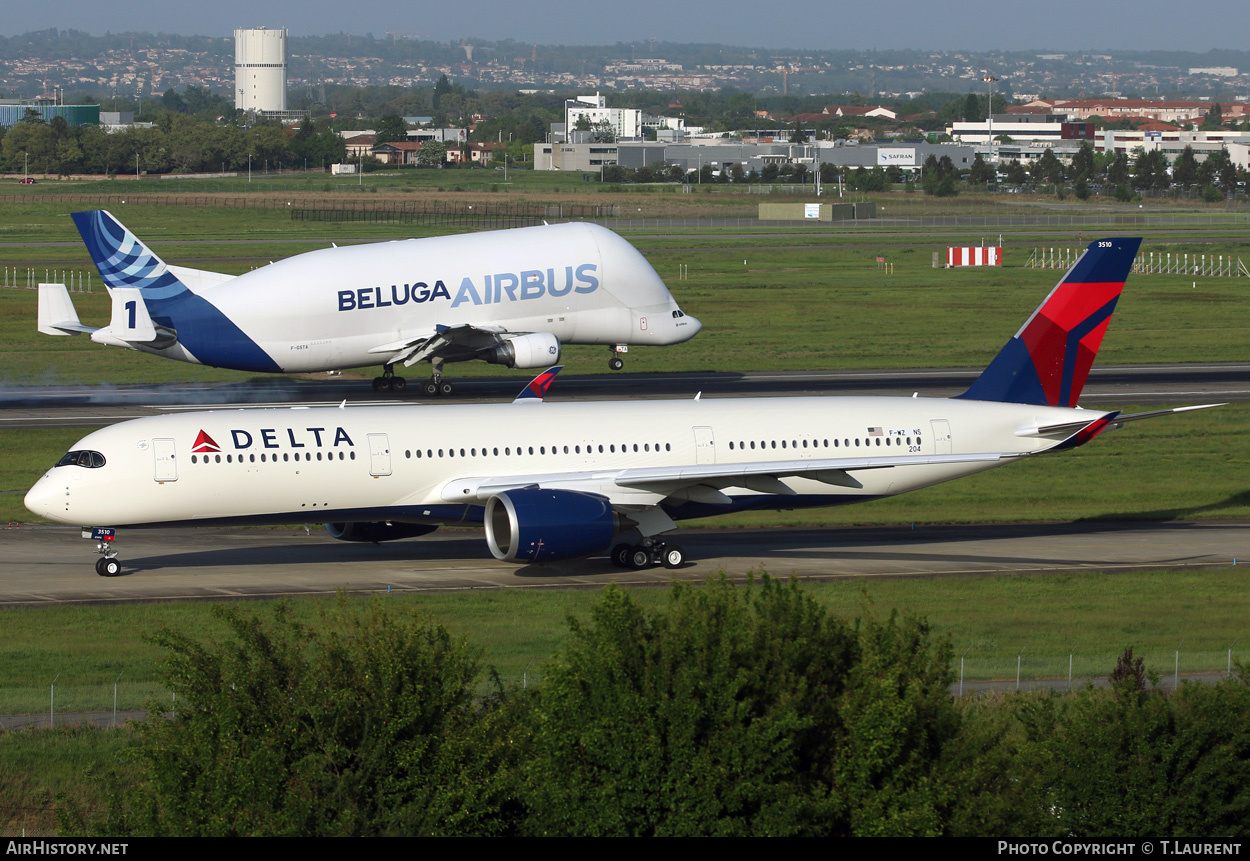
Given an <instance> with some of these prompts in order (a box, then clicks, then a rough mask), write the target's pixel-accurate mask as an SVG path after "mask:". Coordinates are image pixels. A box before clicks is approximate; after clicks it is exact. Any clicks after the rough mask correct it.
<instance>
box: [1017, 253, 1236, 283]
mask: <svg viewBox="0 0 1250 861" xmlns="http://www.w3.org/2000/svg"><path fill="white" fill-rule="evenodd" d="M1084 250H1085V249H1084V248H1079V247H1078V248H1055V247H1050V248H1034V249H1033V253H1032V254H1030V255H1029V259H1028V260H1026V261H1025V264H1024V265H1025V268H1027V269H1064V270H1067V269H1069V268H1071V266H1072V264H1073V263H1075V262H1076V261H1077V258H1079V257H1080V256H1081V253H1082V252H1083V251H1084ZM1133 272H1134V273H1135V274H1138V275H1191V276H1204V277H1221V276H1222V277H1226V278H1250V269H1247V268H1246V264H1245V263H1243V262H1242V260H1241V258H1240V257H1235V256H1234V255H1232V254H1190V253H1188V252H1184V253H1182V252H1179V251H1176V252H1173V251H1145V252H1142V253H1140V254H1138V255H1137V259H1136V260H1134V261H1133Z"/></svg>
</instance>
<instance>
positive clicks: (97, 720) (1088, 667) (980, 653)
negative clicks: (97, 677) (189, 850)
mask: <svg viewBox="0 0 1250 861" xmlns="http://www.w3.org/2000/svg"><path fill="white" fill-rule="evenodd" d="M956 651H957V652H958V646H957V648H956ZM1119 656H1120V655H1119V653H1118V652H1116V653H1112V652H1085V651H1081V650H1080V649H1079V648H1074V649H1073V650H1071V651H1070V652H1068V653H1066V654H1040V653H1038V654H1031V653H1030V652H1029V651H1028V650H1027V649H1025V650H1023V651H1012V650H1004V649H997V648H995V649H988V648H982V647H979V646H971V647H968V648H967V649H966V650H965V651H964V652H963V653H962V654H959V655H957V657H956V658H955V659H954V660H953V661H952V664H951V671H952V677H953V678H954V682H953V683H952V685H951V695H952V696H960V695H964V696H967V695H970V694H972V693H975V692H978V691H984V690H990V689H992V690H998V691H1012V690H1017V689H1018V690H1021V691H1028V690H1039V689H1047V690H1059V691H1062V690H1068V689H1077V688H1081V687H1084V686H1085V685H1087V684H1092V685H1099V684H1106V683H1107V676H1108V674H1109V673H1110V672H1111V670H1112V669H1113V668H1114V667H1115V665H1116V661H1117V659H1118V658H1119ZM1136 657H1140V658H1142V659H1143V660H1144V662H1145V667H1146V670H1147V673H1148V674H1150V675H1152V676H1153V677H1154V679H1155V682H1154V683H1155V685H1156V686H1157V687H1159V688H1162V689H1164V690H1170V689H1173V688H1175V687H1177V686H1179V685H1180V684H1182V683H1184V682H1185V681H1187V680H1195V681H1197V680H1201V681H1213V680H1217V679H1220V678H1223V677H1225V676H1226V675H1229V674H1233V673H1236V672H1239V671H1240V668H1241V665H1242V663H1243V662H1247V661H1248V660H1250V654H1248V649H1247V647H1246V646H1244V645H1243V646H1242V648H1241V649H1240V650H1239V649H1238V648H1237V643H1233V644H1230V645H1229V647H1228V648H1227V649H1223V650H1218V651H1212V650H1186V649H1185V648H1184V647H1183V645H1181V646H1178V647H1177V648H1176V649H1173V650H1172V651H1158V652H1140V653H1137V654H1136ZM72 681H73V680H72V679H67V678H66V677H64V676H61V675H57V676H56V678H55V679H53V680H51V681H49V682H48V683H47V684H39V685H29V684H25V685H5V684H4V682H3V679H0V728H9V729H14V728H19V727H24V726H34V727H44V728H46V727H49V726H57V727H59V726H66V725H78V724H81V723H87V724H90V725H93V726H98V727H109V726H113V725H121V724H123V723H125V721H126V720H130V719H134V718H137V717H140V716H142V715H143V714H145V713H146V710H147V709H149V708H152V707H153V706H155V707H158V708H160V709H161V710H173V709H176V708H177V707H178V703H177V701H176V699H175V697H174V696H173V694H172V693H171V692H170V691H169V689H168V688H166V687H165V686H164V685H162V684H160V683H159V682H127V681H125V679H124V677H119V678H117V679H116V680H114V681H112V682H105V683H97V684H71V682H72ZM500 681H501V682H502V683H503V684H504V685H505V686H509V687H517V688H521V687H529V686H531V685H538V684H541V683H542V671H541V668H539V669H530V670H528V671H525V672H522V673H515V674H507V673H504V674H501V675H500ZM491 690H493V688H491V687H490V686H488V685H484V686H483V688H482V694H483V695H485V694H488V693H490V692H491Z"/></svg>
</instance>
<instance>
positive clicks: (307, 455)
mask: <svg viewBox="0 0 1250 861" xmlns="http://www.w3.org/2000/svg"><path fill="white" fill-rule="evenodd" d="M303 455H304V457H303V459H304V460H312V459H313V456H312V452H310V451H306V452H303ZM195 458H196V455H194V454H193V455H191V462H192V463H197V461H196V459H195ZM290 459H291V454H290V452H283V454H282V460H283V462H289V461H290ZM321 459H322V458H321V452H317V460H321ZM325 459H326V460H334V452H329V453H328V454H326V457H325ZM355 459H356V452H354V451H353V452H350V453H348V454H346V455H345V454H344V453H343V452H341V451H340V452H339V460H355ZM268 460H269V461H272V462H273V463H277V462H278V454H277V452H274V454H273V456H272V457H269V458H268ZM295 460H296V461H298V460H300V452H298V451H297V452H295ZM199 462H200V463H209V459H208V455H204V459H203V460H202V461H199ZM212 462H214V463H221V455H219V454H215V455H213V461H212ZM244 462H245V461H244V460H243V455H239V463H244ZM246 462H247V463H256V455H254V454H249V455H248V459H247V461H246ZM260 462H261V463H266V462H267V461H266V455H265V453H264V452H262V453H261V455H260ZM226 463H234V455H232V454H228V455H226Z"/></svg>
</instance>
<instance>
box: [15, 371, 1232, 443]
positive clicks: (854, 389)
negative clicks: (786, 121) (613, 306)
mask: <svg viewBox="0 0 1250 861" xmlns="http://www.w3.org/2000/svg"><path fill="white" fill-rule="evenodd" d="M979 373H980V369H972V368H924V369H904V370H862V371H792V372H771V373H770V372H759V373H675V374H628V373H616V374H611V373H604V374H586V375H569V376H565V375H561V376H560V378H559V379H558V380H557V381H556V383H555V386H554V387H553V389H552V392H551V394H550V395H549V397H550V398H551V399H552V400H555V401H570V400H612V399H629V398H690V397H694V396H695V395H696V394H698V393H702V396H703V397H705V398H719V397H780V396H800V395H886V396H897V397H910V396H911V395H912V393H913V392H918V393H919V394H920V395H921V396H922V397H950V396H952V395H957V394H959V393H961V392H963V391H964V390H965V389H967V388H968V386H969V385H970V384H971V383H972V381H973V380H974V379H976V377H977V375H978V374H979ZM417 379H418V378H417V377H415V376H414V377H413V378H412V380H413V381H414V382H415V381H416V380H417ZM529 379H530V377H529V376H528V375H526V374H524V373H520V372H518V373H516V374H513V375H511V376H507V377H479V378H464V379H457V380H455V385H456V394H455V395H454V396H453V397H452V398H450V399H447V400H449V401H451V402H455V403H474V402H498V401H505V400H511V399H512V398H513V397H515V396H516V394H517V392H519V391H520V390H521V388H522V387H523V386H524V385H525V383H526V382H528V381H529ZM344 400H346V401H347V402H348V403H349V404H351V405H354V406H365V405H368V404H378V403H387V404H392V403H440V402H444V400H443V399H438V398H435V399H426V398H423V397H422V396H421V395H420V394H419V393H418V391H417V388H416V386H415V385H410V386H409V387H408V388H407V389H405V390H404V391H403V392H401V393H397V394H389V393H388V394H385V395H380V394H379V393H377V392H374V391H373V389H372V387H371V386H370V384H369V382H368V381H365V380H344V379H342V378H330V379H320V380H303V379H298V378H293V377H274V378H273V379H271V380H265V381H262V382H246V383H212V384H208V383H201V384H173V385H166V386H148V385H140V386H110V385H101V386H5V387H0V428H3V427H99V426H102V425H105V424H112V423H114V422H118V421H123V420H125V419H128V418H139V417H141V416H149V415H157V414H160V413H166V412H181V411H185V410H193V409H223V408H224V409H236V408H257V407H266V406H269V407H272V406H281V407H288V406H338V405H339V404H340V403H341V402H343V401H344ZM1246 400H1250V364H1245V363H1222V364H1182V365H1108V366H1103V367H1097V368H1094V369H1093V370H1092V371H1091V373H1090V377H1089V380H1088V382H1087V383H1086V386H1085V391H1084V393H1083V395H1082V397H1081V403H1082V404H1083V405H1085V406H1087V407H1100V408H1107V409H1113V408H1115V407H1116V406H1117V405H1123V404H1169V405H1181V404H1195V403H1213V402H1221V403H1222V402H1238V401H1246Z"/></svg>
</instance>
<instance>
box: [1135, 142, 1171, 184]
mask: <svg viewBox="0 0 1250 861" xmlns="http://www.w3.org/2000/svg"><path fill="white" fill-rule="evenodd" d="M1167 168H1168V157H1167V155H1166V154H1165V153H1164V152H1163V150H1160V149H1152V150H1149V151H1147V150H1146V149H1144V148H1139V149H1138V150H1137V156H1136V157H1135V158H1134V159H1133V183H1134V185H1135V186H1136V187H1137V188H1153V189H1164V188H1167V187H1168V184H1169V183H1170V182H1171V180H1170V179H1169V177H1168V172H1167Z"/></svg>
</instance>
